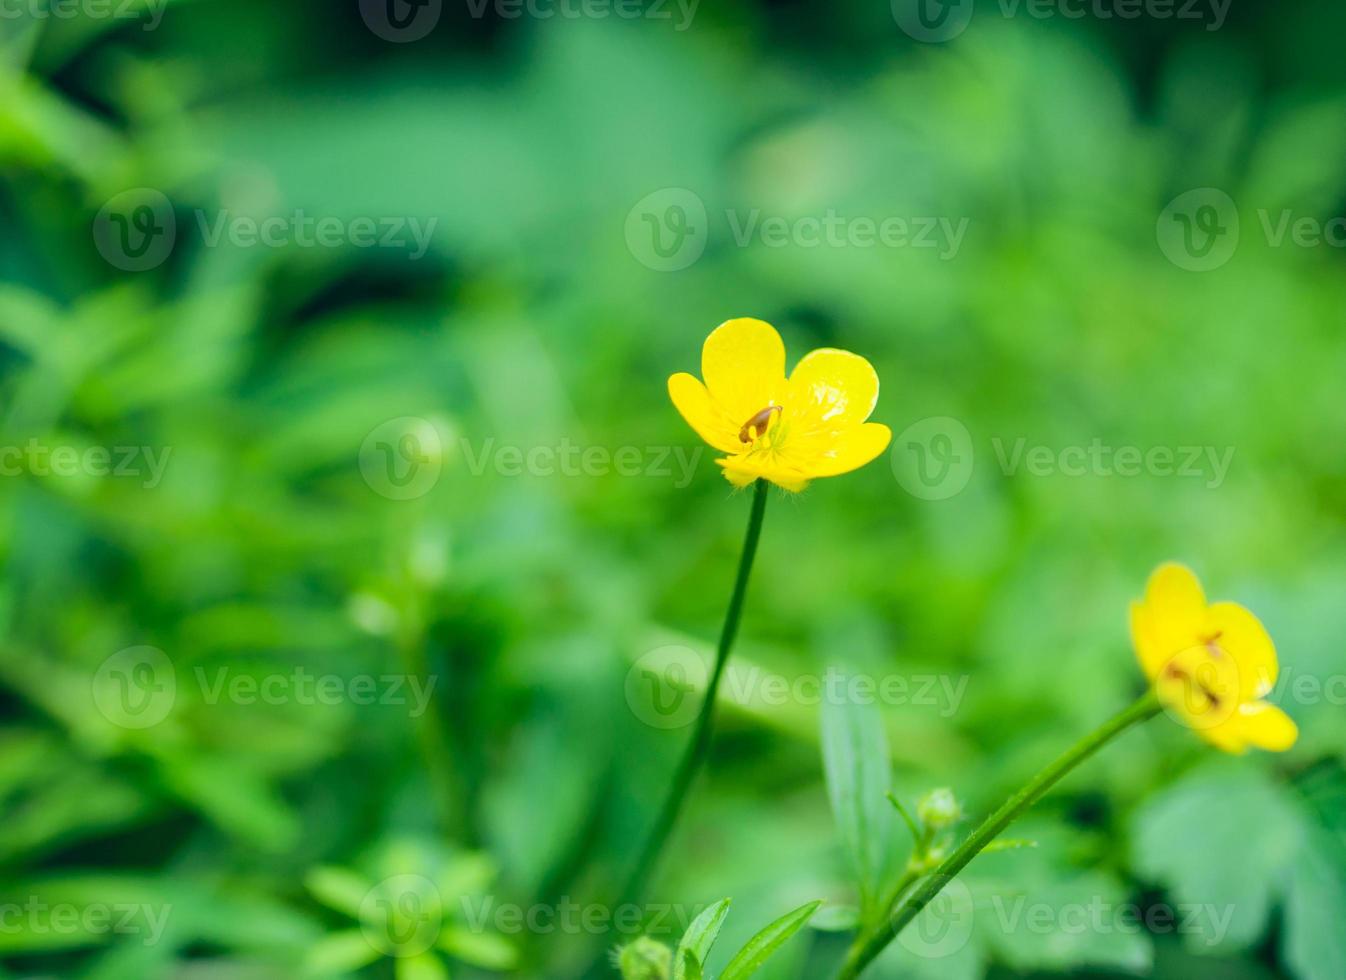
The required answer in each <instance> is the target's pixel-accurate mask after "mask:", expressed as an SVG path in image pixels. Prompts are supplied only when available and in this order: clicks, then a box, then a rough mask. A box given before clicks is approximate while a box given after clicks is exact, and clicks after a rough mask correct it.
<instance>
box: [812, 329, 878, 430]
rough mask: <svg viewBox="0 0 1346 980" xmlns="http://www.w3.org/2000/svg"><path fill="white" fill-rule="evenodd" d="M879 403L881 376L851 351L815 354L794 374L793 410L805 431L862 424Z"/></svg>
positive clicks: (831, 350) (816, 351) (817, 351)
mask: <svg viewBox="0 0 1346 980" xmlns="http://www.w3.org/2000/svg"><path fill="white" fill-rule="evenodd" d="M878 400H879V376H878V374H877V373H876V372H875V370H874V367H873V365H872V364H870V363H869V362H868V361H867V360H865V359H864V358H863V357H861V356H860V355H859V354H852V353H851V352H850V351H844V350H835V349H833V348H831V347H824V348H821V349H820V350H815V351H812V352H810V353H808V354H806V355H804V359H803V360H801V361H800V362H799V363H798V364H796V365H795V369H794V371H793V372H792V373H791V374H790V394H789V410H790V413H791V415H793V416H794V417H795V418H796V419H797V420H798V421H797V422H796V425H797V426H798V428H799V430H800V431H801V432H816V431H823V430H829V429H831V430H836V429H841V428H846V427H850V426H855V425H859V424H860V423H861V422H863V421H865V420H866V419H867V418H869V416H870V414H871V413H872V412H873V411H874V406H875V404H877V403H878ZM879 451H880V452H882V449H880V450H879Z"/></svg>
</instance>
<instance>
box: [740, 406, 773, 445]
mask: <svg viewBox="0 0 1346 980" xmlns="http://www.w3.org/2000/svg"><path fill="white" fill-rule="evenodd" d="M780 410H781V407H780V406H779V405H768V406H767V407H766V408H764V409H762V410H761V411H760V412H758V413H757V414H756V415H754V416H753V417H752V418H750V419H748V421H746V422H744V423H743V428H741V429H739V430H738V441H739V442H741V443H744V444H745V445H751V444H752V443H753V442H755V441H756V440H758V439H760V438H762V436H764V435H766V430H767V428H768V427H769V426H770V425H771V413H772V412H779V411H780Z"/></svg>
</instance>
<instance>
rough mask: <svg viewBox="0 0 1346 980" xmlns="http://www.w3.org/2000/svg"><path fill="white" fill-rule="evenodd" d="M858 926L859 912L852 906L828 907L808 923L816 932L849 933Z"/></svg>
mask: <svg viewBox="0 0 1346 980" xmlns="http://www.w3.org/2000/svg"><path fill="white" fill-rule="evenodd" d="M859 925H860V910H859V909H858V908H856V907H855V906H854V905H828V906H825V907H824V908H822V909H820V910H819V911H818V914H817V915H815V916H814V917H813V921H811V922H810V923H809V928H811V929H813V930H814V931H816V932H850V931H852V930H853V929H856V928H858V927H859Z"/></svg>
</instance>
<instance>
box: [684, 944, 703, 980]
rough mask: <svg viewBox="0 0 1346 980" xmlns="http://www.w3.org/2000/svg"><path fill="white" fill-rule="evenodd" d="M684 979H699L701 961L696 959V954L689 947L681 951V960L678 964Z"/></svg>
mask: <svg viewBox="0 0 1346 980" xmlns="http://www.w3.org/2000/svg"><path fill="white" fill-rule="evenodd" d="M679 968H680V969H681V971H682V973H681V976H683V977H684V978H685V980H701V976H702V973H701V963H700V962H699V961H698V960H697V958H696V954H695V953H693V952H692V951H691V950H690V949H684V950H683V951H682V962H681V963H680V964H679Z"/></svg>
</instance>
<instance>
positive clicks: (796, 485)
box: [715, 453, 809, 493]
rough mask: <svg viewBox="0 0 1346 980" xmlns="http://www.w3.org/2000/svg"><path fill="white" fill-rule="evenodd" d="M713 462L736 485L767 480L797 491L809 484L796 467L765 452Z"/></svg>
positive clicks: (743, 485) (744, 485)
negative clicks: (717, 464)
mask: <svg viewBox="0 0 1346 980" xmlns="http://www.w3.org/2000/svg"><path fill="white" fill-rule="evenodd" d="M715 462H717V463H719V464H720V465H721V466H722V467H724V475H725V479H727V480H728V481H729V482H730V483H732V484H733V485H734V486H736V487H746V486H747V485H748V484H750V483H752V482H753V481H754V480H757V479H763V480H769V481H770V482H772V483H774V484H776V486H778V487H781V488H782V489H785V490H789V491H791V492H792V493H798V492H799V491H801V490H803V489H804V488H805V487H807V486H808V485H809V478H808V476H807V475H805V474H804V473H802V472H801V471H800V470H799V469H798V468H797V467H794V466H792V465H790V464H789V463H788V462H786V461H785V460H783V459H781V458H780V457H779V456H774V457H773V456H771V455H770V454H767V453H752V454H745V455H742V456H730V457H729V458H727V459H717V460H716V461H715Z"/></svg>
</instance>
